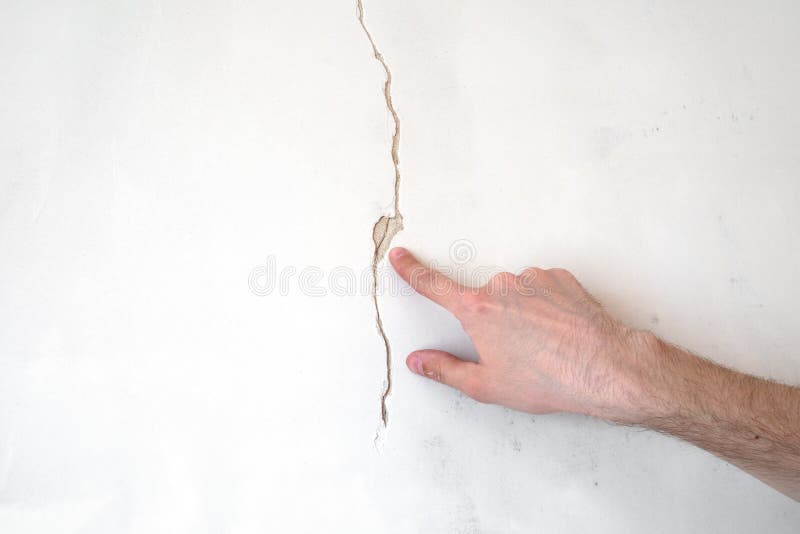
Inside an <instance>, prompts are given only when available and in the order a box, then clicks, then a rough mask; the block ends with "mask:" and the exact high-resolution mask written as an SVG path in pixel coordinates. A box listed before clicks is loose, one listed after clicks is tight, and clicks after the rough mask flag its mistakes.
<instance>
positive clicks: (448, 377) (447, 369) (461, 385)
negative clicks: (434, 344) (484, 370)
mask: <svg viewBox="0 0 800 534" xmlns="http://www.w3.org/2000/svg"><path fill="white" fill-rule="evenodd" d="M406 365H407V366H408V368H409V369H410V370H411V371H412V372H413V373H416V374H418V375H422V376H425V377H428V378H430V379H431V380H436V381H437V382H441V383H442V384H446V385H448V386H450V387H453V388H456V389H458V390H459V391H462V392H464V393H466V394H467V395H469V396H470V397H473V398H475V397H478V396H479V391H480V385H481V382H480V378H479V375H478V372H479V366H478V364H477V363H475V362H467V361H464V360H461V359H459V358H457V357H456V356H453V355H452V354H450V353H449V352H444V351H442V350H418V351H415V352H412V353H411V354H409V355H408V358H406Z"/></svg>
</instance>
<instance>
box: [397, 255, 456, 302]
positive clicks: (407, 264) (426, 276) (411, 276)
mask: <svg viewBox="0 0 800 534" xmlns="http://www.w3.org/2000/svg"><path fill="white" fill-rule="evenodd" d="M389 261H391V262H392V266H393V267H394V270H395V271H397V274H399V275H400V277H401V278H402V279H403V280H405V281H406V282H408V284H409V285H410V286H411V287H413V288H414V290H415V291H416V292H417V293H419V294H420V295H423V296H425V297H427V298H429V299H431V300H432V301H434V302H435V303H436V304H438V305H439V306H442V307H443V308H446V309H448V310H449V311H450V312H452V313H455V311H456V308H457V307H458V304H459V303H460V300H461V295H463V294H464V290H465V289H466V288H465V287H464V286H462V285H460V284H459V283H458V282H456V281H455V280H453V279H452V278H449V277H448V276H446V275H445V274H444V273H442V272H440V271H437V270H436V269H431V268H430V267H426V266H425V265H423V264H422V263H421V262H420V261H419V260H418V259H417V258H415V257H414V255H413V254H411V252H409V251H408V250H406V249H404V248H402V247H396V248H393V249H392V250H391V251H390V252H389Z"/></svg>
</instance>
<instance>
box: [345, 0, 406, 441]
mask: <svg viewBox="0 0 800 534" xmlns="http://www.w3.org/2000/svg"><path fill="white" fill-rule="evenodd" d="M356 9H357V13H358V22H359V24H360V25H361V28H362V29H363V30H364V33H365V34H366V36H367V39H368V40H369V44H370V46H372V53H373V55H374V56H375V59H377V60H378V62H379V63H380V64H381V66H383V70H384V71H385V72H386V81H385V83H384V85H383V95H384V97H385V99H386V107H387V109H388V110H389V113H390V114H391V115H392V120H393V121H394V133H393V135H392V148H391V155H392V164H393V165H394V202H393V204H394V206H393V211H394V215H392V216H388V215H382V216H381V217H380V218H378V220H377V221H376V222H375V225H374V226H373V227H372V241H373V243H374V249H373V252H372V302H373V304H374V305H375V322H376V324H377V327H378V332H379V333H380V335H381V338H382V339H383V345H384V347H385V350H386V385H385V386H384V390H383V394H382V395H381V421H382V422H383V426H384V427H385V426H386V425H387V424H388V422H389V413H388V411H387V409H386V399H387V398H388V397H389V394H390V393H391V391H392V348H391V346H390V345H389V338H388V337H386V330H385V329H384V327H383V321H382V320H381V310H380V306H379V305H378V264H379V263H380V261H381V260H382V259H383V257H384V256H385V255H386V251H387V250H388V249H389V246H390V245H391V243H392V239H393V238H394V236H395V235H397V233H398V232H399V231H400V230H402V229H403V215H402V214H401V213H400V159H399V157H398V151H399V148H400V117H399V116H398V115H397V110H395V108H394V104H392V71H391V70H390V69H389V65H387V63H386V60H385V59H384V58H383V55H382V54H381V53H380V51H379V50H378V47H377V46H376V45H375V41H374V39H373V38H372V34H370V32H369V30H368V29H367V26H366V24H364V6H363V4H362V2H361V0H357V2H356Z"/></svg>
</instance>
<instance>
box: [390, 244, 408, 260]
mask: <svg viewBox="0 0 800 534" xmlns="http://www.w3.org/2000/svg"><path fill="white" fill-rule="evenodd" d="M405 253H406V249H404V248H403V247H394V248H393V249H392V250H390V251H389V255H390V256H391V257H392V258H394V259H397V258H400V257H401V256H402V255H403V254H405Z"/></svg>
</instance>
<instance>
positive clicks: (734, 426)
mask: <svg viewBox="0 0 800 534" xmlns="http://www.w3.org/2000/svg"><path fill="white" fill-rule="evenodd" d="M389 259H390V260H391V262H392V265H394V268H395V269H396V270H397V272H398V273H399V274H400V276H401V277H402V278H403V279H405V280H406V281H407V282H408V283H409V284H410V285H411V286H412V287H413V288H414V289H415V290H416V291H417V292H419V293H420V294H422V295H424V296H426V297H428V298H429V299H431V300H433V301H434V302H436V303H437V304H439V305H441V306H443V307H445V308H446V309H448V310H449V311H450V312H451V313H453V315H455V316H456V318H457V319H458V320H459V321H460V322H461V325H462V326H463V328H464V330H465V331H466V332H467V334H469V336H470V337H471V338H472V342H473V344H474V345H475V348H476V349H477V351H478V355H479V361H478V362H477V363H475V362H467V361H463V360H461V359H459V358H457V357H455V356H453V355H452V354H449V353H446V352H443V351H439V350H430V349H428V350H419V351H416V352H413V353H411V354H410V355H409V356H408V358H407V359H406V364H407V365H408V367H409V369H411V371H413V372H415V373H417V374H420V375H423V376H426V377H428V378H432V379H434V380H436V381H439V382H442V383H444V384H447V385H449V386H452V387H454V388H457V389H459V390H461V391H463V392H464V393H466V394H467V395H469V396H470V397H472V398H474V399H476V400H478V401H480V402H487V403H493V404H501V405H503V406H507V407H509V408H513V409H516V410H520V411H525V412H530V413H549V412H575V413H583V414H588V415H593V416H597V417H602V418H604V419H607V420H610V421H614V422H619V423H624V424H635V425H642V426H646V427H649V428H652V429H654V430H658V431H660V432H665V433H669V434H672V435H675V436H678V437H680V438H683V439H685V440H688V441H690V442H692V443H694V444H695V445H698V446H700V447H703V448H705V449H706V450H708V451H710V452H712V453H714V454H716V455H717V456H720V457H721V458H723V459H725V460H728V461H730V462H732V463H734V464H736V465H738V466H739V467H741V468H742V469H745V470H746V471H748V472H750V473H751V474H753V475H754V476H756V477H758V478H760V479H761V480H763V481H764V482H766V483H768V484H770V485H772V486H773V487H775V488H776V489H778V490H780V491H782V492H784V493H785V494H787V495H789V496H791V497H793V498H795V499H798V500H800V390H798V389H797V388H793V387H790V386H785V385H782V384H777V383H774V382H770V381H767V380H762V379H759V378H756V377H752V376H748V375H744V374H741V373H737V372H735V371H731V370H729V369H726V368H724V367H721V366H718V365H716V364H714V363H712V362H710V361H708V360H705V359H702V358H699V357H697V356H694V355H692V354H690V353H688V352H686V351H684V350H681V349H679V348H677V347H674V346H671V345H668V344H666V343H664V342H662V341H661V340H659V339H658V338H657V337H656V336H655V335H653V334H652V333H650V332H646V331H640V330H635V329H631V328H628V327H626V326H625V325H623V324H621V323H620V322H618V321H616V320H615V319H614V318H613V317H611V316H610V315H609V314H608V313H606V311H605V310H604V309H603V308H602V306H601V305H600V304H599V303H598V302H597V301H596V300H595V299H594V298H592V296H591V295H590V294H589V293H588V292H587V291H586V290H585V289H584V288H583V287H582V286H581V285H580V284H579V283H578V281H577V280H576V279H575V277H574V276H572V275H571V274H570V273H569V272H567V271H565V270H562V269H550V270H542V269H526V270H525V271H523V272H522V273H521V274H520V275H519V276H515V275H513V274H511V273H501V274H498V275H496V276H494V277H493V278H492V279H491V280H490V282H489V283H488V284H487V285H486V286H484V287H482V288H469V287H464V286H461V285H458V284H457V283H456V282H455V281H453V280H451V279H449V278H447V277H446V276H445V275H444V274H442V273H441V272H438V271H436V270H433V269H429V268H427V267H425V266H424V265H422V264H421V263H420V262H419V261H418V260H417V259H416V258H415V257H414V256H413V255H412V254H411V253H410V252H408V251H407V250H405V249H402V248H395V249H393V250H392V251H391V252H390V254H389Z"/></svg>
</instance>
